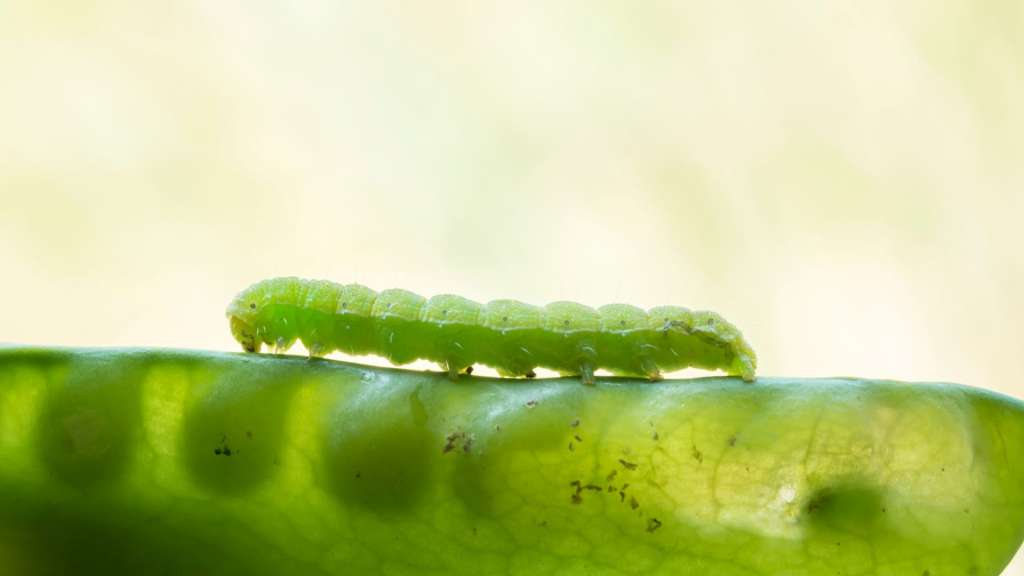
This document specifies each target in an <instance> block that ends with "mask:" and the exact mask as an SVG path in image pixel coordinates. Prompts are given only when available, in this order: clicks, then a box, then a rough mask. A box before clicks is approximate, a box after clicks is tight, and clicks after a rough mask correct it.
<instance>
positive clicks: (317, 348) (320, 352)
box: [307, 342, 327, 358]
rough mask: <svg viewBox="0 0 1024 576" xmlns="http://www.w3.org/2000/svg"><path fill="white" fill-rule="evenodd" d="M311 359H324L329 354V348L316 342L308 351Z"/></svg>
mask: <svg viewBox="0 0 1024 576" xmlns="http://www.w3.org/2000/svg"><path fill="white" fill-rule="evenodd" d="M307 350H308V352H309V357H310V358H322V357H324V356H325V355H326V354H327V347H326V346H324V345H323V344H320V343H319V342H314V343H312V344H310V345H309V348H308V349H307Z"/></svg>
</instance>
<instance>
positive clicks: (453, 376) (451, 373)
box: [444, 361, 463, 381]
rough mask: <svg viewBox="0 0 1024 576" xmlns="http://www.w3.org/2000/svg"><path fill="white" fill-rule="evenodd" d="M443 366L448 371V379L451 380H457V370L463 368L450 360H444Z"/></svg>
mask: <svg viewBox="0 0 1024 576" xmlns="http://www.w3.org/2000/svg"><path fill="white" fill-rule="evenodd" d="M444 368H445V370H447V371H448V379H449V380H452V381H455V380H458V379H459V372H461V371H462V370H463V369H462V368H459V367H458V365H457V364H455V363H454V362H451V361H447V362H445V363H444Z"/></svg>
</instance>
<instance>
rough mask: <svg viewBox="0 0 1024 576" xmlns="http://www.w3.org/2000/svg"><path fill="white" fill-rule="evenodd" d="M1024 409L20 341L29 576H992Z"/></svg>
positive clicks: (992, 398) (1, 393)
mask: <svg viewBox="0 0 1024 576" xmlns="http://www.w3.org/2000/svg"><path fill="white" fill-rule="evenodd" d="M1022 456H1024V404H1022V403H1021V402H1020V401H1018V400H1015V399H1011V398H1008V397H1006V396H1001V395H998V394H995V393H991V392H986V391H983V390H978V389H973V388H968V387H964V386H959V385H953V384H907V383H901V382H892V381H878V380H857V379H793V378H766V377H761V378H759V380H758V385H756V386H749V385H745V384H743V382H742V381H741V380H740V379H738V378H703V379H696V380H671V381H662V382H655V383H651V382H646V381H643V380H626V379H604V378H597V380H596V382H595V385H594V386H580V385H579V384H578V382H577V381H575V380H569V379H552V380H532V381H525V380H509V379H488V378H473V382H466V381H465V379H461V380H460V381H457V382H453V381H451V380H450V379H448V378H447V377H446V376H445V375H442V374H436V373H417V372H410V371H403V370H396V369H386V368H372V367H367V366H360V365H353V364H346V363H341V362H335V361H330V360H319V359H313V360H307V359H304V358H296V357H281V356H273V355H253V354H221V353H210V352H191V351H168V350H143V349H107V350H99V349H77V350H71V349H38V348H24V347H11V348H0V567H2V569H3V570H2V571H3V572H4V573H11V574H28V575H33V574H66V573H74V574H93V573H97V574H119V573H145V574H439V575H440V574H473V575H481V574H529V575H531V576H533V575H545V574H552V575H554V574H558V575H566V574H568V575H575V574H580V575H582V574H591V575H593V574H608V575H627V574H628V575H634V574H698V575H699V574H710V575H716V576H732V575H792V576H803V575H806V576H812V575H823V576H824V575H836V574H841V575H855V574H872V575H901V576H902V575H910V576H938V575H946V574H958V575H978V576H985V575H995V574H998V573H999V572H1000V570H1002V568H1003V567H1004V566H1005V565H1006V563H1007V562H1008V561H1009V559H1010V558H1011V557H1012V555H1013V553H1014V552H1015V550H1016V549H1017V547H1018V545H1019V544H1020V542H1021V539H1022V536H1024V458H1022Z"/></svg>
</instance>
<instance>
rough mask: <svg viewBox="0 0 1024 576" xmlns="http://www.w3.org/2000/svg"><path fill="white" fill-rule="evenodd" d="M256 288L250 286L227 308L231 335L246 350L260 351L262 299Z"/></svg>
mask: <svg viewBox="0 0 1024 576" xmlns="http://www.w3.org/2000/svg"><path fill="white" fill-rule="evenodd" d="M255 288H256V287H255V286H253V287H250V288H249V289H246V290H244V291H242V293H241V294H239V295H238V296H235V299H234V300H232V301H231V304H230V305H229V306H228V310H227V316H228V320H229V321H230V322H231V335H232V336H234V337H235V340H237V341H238V343H239V344H241V345H242V348H243V349H244V350H245V351H246V352H259V351H260V348H261V345H262V342H260V339H259V338H258V337H257V331H256V325H257V320H258V319H259V315H260V308H261V303H262V299H261V298H259V297H258V294H257V293H256V290H255Z"/></svg>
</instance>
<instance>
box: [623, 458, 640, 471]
mask: <svg viewBox="0 0 1024 576" xmlns="http://www.w3.org/2000/svg"><path fill="white" fill-rule="evenodd" d="M619 464H622V467H623V468H625V469H626V470H636V464H634V463H632V462H627V461H625V460H623V459H622V458H619Z"/></svg>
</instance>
